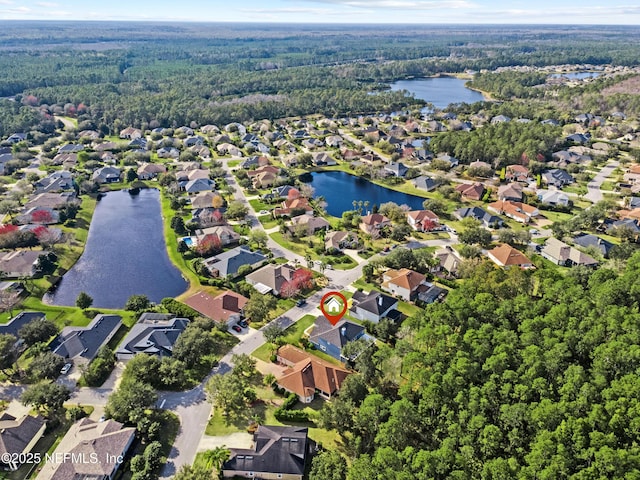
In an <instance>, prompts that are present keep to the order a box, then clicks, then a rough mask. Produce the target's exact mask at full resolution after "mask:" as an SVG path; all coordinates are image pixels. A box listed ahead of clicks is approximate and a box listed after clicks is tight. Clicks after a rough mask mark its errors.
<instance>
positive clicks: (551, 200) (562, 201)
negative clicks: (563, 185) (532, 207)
mask: <svg viewBox="0 0 640 480" xmlns="http://www.w3.org/2000/svg"><path fill="white" fill-rule="evenodd" d="M536 196H537V197H538V200H539V201H540V203H542V204H544V205H564V206H567V205H569V202H570V200H569V196H568V195H567V194H566V193H564V192H562V191H560V190H544V189H542V188H541V189H539V190H537V191H536Z"/></svg>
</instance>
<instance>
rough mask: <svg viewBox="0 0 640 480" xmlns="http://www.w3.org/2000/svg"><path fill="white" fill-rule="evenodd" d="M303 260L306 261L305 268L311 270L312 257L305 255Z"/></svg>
mask: <svg viewBox="0 0 640 480" xmlns="http://www.w3.org/2000/svg"><path fill="white" fill-rule="evenodd" d="M304 259H305V260H306V261H307V268H313V257H312V256H311V254H309V253H307V254H306V255H305V256H304Z"/></svg>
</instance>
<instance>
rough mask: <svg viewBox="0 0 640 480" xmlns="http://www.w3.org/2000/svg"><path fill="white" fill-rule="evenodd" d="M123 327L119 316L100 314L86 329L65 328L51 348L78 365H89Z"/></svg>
mask: <svg viewBox="0 0 640 480" xmlns="http://www.w3.org/2000/svg"><path fill="white" fill-rule="evenodd" d="M121 325H122V317H120V316H119V315H104V314H99V315H96V317H95V318H94V319H93V320H92V321H91V323H89V325H87V326H86V327H64V328H63V329H62V332H60V334H59V335H58V336H57V337H56V338H55V339H54V340H53V341H52V342H51V344H50V345H49V348H50V349H51V350H52V351H53V353H56V354H58V355H60V356H61V357H63V358H65V359H67V360H69V361H72V362H73V363H74V364H76V365H79V364H83V363H89V362H90V361H91V360H93V359H94V357H95V356H96V355H97V354H98V351H99V350H100V348H102V347H103V346H105V345H107V343H109V340H111V339H112V338H113V337H114V335H115V334H116V333H117V332H118V330H119V329H120V326H121Z"/></svg>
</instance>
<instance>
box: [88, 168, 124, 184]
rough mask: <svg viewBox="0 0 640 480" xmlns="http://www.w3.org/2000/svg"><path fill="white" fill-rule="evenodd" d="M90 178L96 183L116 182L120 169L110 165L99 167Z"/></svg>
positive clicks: (118, 179) (118, 178)
mask: <svg viewBox="0 0 640 480" xmlns="http://www.w3.org/2000/svg"><path fill="white" fill-rule="evenodd" d="M91 180H93V181H94V182H96V183H116V182H119V181H120V169H119V168H116V167H112V166H106V167H100V168H98V169H97V170H95V171H94V172H93V174H92V175H91Z"/></svg>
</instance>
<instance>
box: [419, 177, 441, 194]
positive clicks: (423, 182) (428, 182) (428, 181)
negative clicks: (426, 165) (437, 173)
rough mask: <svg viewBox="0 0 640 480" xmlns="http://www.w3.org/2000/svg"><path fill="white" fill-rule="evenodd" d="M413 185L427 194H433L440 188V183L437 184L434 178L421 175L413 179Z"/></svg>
mask: <svg viewBox="0 0 640 480" xmlns="http://www.w3.org/2000/svg"><path fill="white" fill-rule="evenodd" d="M413 184H414V185H415V187H416V188H419V189H421V190H425V191H427V192H431V191H432V190H435V189H436V188H438V182H436V181H435V180H434V179H433V178H431V177H428V176H426V175H421V176H419V177H416V178H414V179H413Z"/></svg>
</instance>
